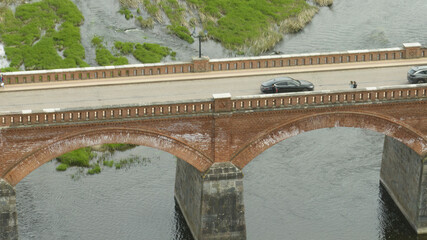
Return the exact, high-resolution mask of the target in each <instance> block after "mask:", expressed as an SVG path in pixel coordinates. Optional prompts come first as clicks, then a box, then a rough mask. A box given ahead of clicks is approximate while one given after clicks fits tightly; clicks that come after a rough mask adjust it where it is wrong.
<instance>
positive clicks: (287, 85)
mask: <svg viewBox="0 0 427 240" xmlns="http://www.w3.org/2000/svg"><path fill="white" fill-rule="evenodd" d="M260 89H261V92H263V93H279V92H299V91H313V90H314V85H313V83H311V82H309V81H305V80H296V79H293V78H291V77H278V78H273V79H270V80H268V81H266V82H263V83H262V84H261V87H260Z"/></svg>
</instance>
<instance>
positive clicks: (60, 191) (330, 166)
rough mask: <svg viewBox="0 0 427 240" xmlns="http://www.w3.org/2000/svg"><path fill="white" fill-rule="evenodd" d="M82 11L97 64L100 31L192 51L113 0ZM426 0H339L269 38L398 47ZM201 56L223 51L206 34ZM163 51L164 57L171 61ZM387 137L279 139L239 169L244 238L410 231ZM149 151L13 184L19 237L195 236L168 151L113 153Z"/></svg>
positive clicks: (426, 35) (422, 34)
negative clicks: (95, 169)
mask: <svg viewBox="0 0 427 240" xmlns="http://www.w3.org/2000/svg"><path fill="white" fill-rule="evenodd" d="M74 2H75V3H76V4H77V6H78V7H79V8H80V9H81V10H82V12H83V14H84V16H85V23H84V25H83V27H82V30H81V31H82V38H83V39H82V40H83V43H84V45H85V46H86V54H87V59H88V62H89V63H91V64H93V62H94V51H93V50H91V48H90V47H89V46H90V40H91V38H92V37H93V35H100V36H103V37H104V38H105V39H106V41H110V42H112V41H114V40H120V41H148V42H155V43H160V44H162V45H166V46H169V47H171V48H172V49H173V50H174V51H176V52H177V53H178V55H177V60H178V61H188V60H190V59H191V57H192V56H196V55H197V51H198V45H197V42H196V43H194V44H192V45H188V44H186V43H184V42H182V41H181V40H179V39H176V38H174V37H171V36H169V35H167V34H166V29H165V27H164V26H157V27H156V28H155V29H153V30H149V31H140V30H132V29H133V28H135V25H134V23H133V22H129V21H126V20H125V18H124V17H123V16H120V15H119V14H118V13H117V11H118V9H119V4H118V1H116V0H90V1H83V0H74ZM426 12H427V2H425V0H409V1H402V0H364V1H362V0H335V1H334V5H333V6H332V7H331V8H321V10H320V12H319V14H318V15H317V16H316V17H315V18H314V19H313V21H312V23H311V24H309V25H308V26H307V27H306V28H305V29H304V30H303V31H302V32H301V33H298V34H295V35H288V36H286V37H285V39H284V40H283V41H282V42H281V43H279V44H278V45H277V46H276V47H275V50H276V51H281V52H284V53H302V52H325V51H341V50H349V49H366V48H382V47H399V46H401V44H402V43H404V42H420V43H422V44H423V45H426V43H427V31H424V30H423V28H422V26H424V25H425V23H426V17H425V13H426ZM203 55H208V56H209V57H210V58H221V57H227V56H230V55H229V53H228V52H227V51H226V50H223V49H222V48H221V47H220V46H219V45H218V44H216V43H214V42H211V41H210V42H207V43H203ZM167 61H170V59H167ZM383 138H384V137H383V135H380V134H377V133H374V132H370V131H365V130H360V129H351V128H336V129H322V130H317V131H312V132H308V133H304V134H301V135H298V136H296V137H293V138H290V139H287V140H285V141H283V142H281V143H279V144H277V145H275V146H273V147H272V148H270V149H268V150H267V151H265V152H264V153H262V154H261V155H259V156H258V157H257V158H256V159H254V160H253V161H252V162H251V163H250V164H248V165H247V166H246V167H245V168H244V169H243V171H244V174H245V177H244V188H245V192H244V203H245V208H246V224H247V235H248V239H251V240H258V239H269V240H270V239H273V240H274V239H417V237H416V235H415V234H414V232H413V231H412V229H411V228H410V227H409V226H408V223H407V222H406V220H405V219H404V218H403V216H402V215H401V214H400V212H399V211H398V209H397V208H396V206H394V204H393V203H392V201H391V200H390V199H389V197H388V195H387V194H384V190H383V189H382V188H381V187H380V185H379V170H380V163H381V152H382V145H383ZM131 155H138V156H145V157H146V158H148V159H150V160H149V161H146V162H145V163H144V164H140V165H137V166H134V167H132V168H129V169H127V170H115V169H108V168H107V169H104V171H103V172H102V173H101V174H99V175H96V176H82V177H81V178H79V179H77V180H73V179H71V176H70V175H71V174H74V172H73V171H69V170H68V171H67V172H65V173H59V172H56V170H55V167H56V163H55V162H49V163H46V164H45V165H43V166H42V167H40V168H39V169H37V170H35V171H34V172H32V173H31V174H30V175H28V176H27V177H26V178H25V179H23V180H22V181H21V182H20V183H19V184H18V185H17V186H16V190H17V207H18V221H19V234H20V237H21V239H23V240H26V239H45V240H50V239H64V240H70V239H91V240H97V239H99V240H101V239H102V240H104V239H147V240H148V239H149V240H151V239H177V240H178V239H191V237H190V236H189V233H188V229H187V228H186V225H185V222H183V220H182V216H181V215H180V213H179V211H177V210H176V208H175V202H174V198H173V191H174V190H173V189H174V179H175V164H176V163H175V158H174V156H172V155H170V154H167V153H164V152H161V151H157V150H155V149H151V148H146V147H138V148H135V149H133V150H129V151H126V152H123V153H118V154H117V155H115V156H114V158H116V159H120V158H126V157H129V156H131Z"/></svg>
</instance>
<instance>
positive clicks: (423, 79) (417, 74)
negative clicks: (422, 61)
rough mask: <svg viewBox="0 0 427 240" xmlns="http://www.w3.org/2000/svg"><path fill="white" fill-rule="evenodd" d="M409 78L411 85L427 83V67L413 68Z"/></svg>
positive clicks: (408, 75)
mask: <svg viewBox="0 0 427 240" xmlns="http://www.w3.org/2000/svg"><path fill="white" fill-rule="evenodd" d="M407 77H408V82H409V83H427V66H419V67H411V69H409V71H408V74H407Z"/></svg>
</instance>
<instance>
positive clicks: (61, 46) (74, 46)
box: [0, 0, 89, 70]
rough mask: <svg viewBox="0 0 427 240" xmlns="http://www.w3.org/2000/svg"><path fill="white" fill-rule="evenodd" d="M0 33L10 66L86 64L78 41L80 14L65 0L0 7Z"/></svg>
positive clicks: (80, 65) (45, 66)
mask: <svg viewBox="0 0 427 240" xmlns="http://www.w3.org/2000/svg"><path fill="white" fill-rule="evenodd" d="M0 19H1V21H0V34H1V41H2V42H3V44H4V46H5V52H6V56H7V59H8V60H9V61H10V67H11V68H12V69H19V68H25V69H26V70H36V69H55V68H73V67H87V66H89V65H88V64H87V63H86V62H85V61H84V58H85V50H84V48H83V46H82V45H81V43H80V40H81V36H80V29H79V26H80V25H81V24H82V23H83V20H84V19H83V15H82V14H81V13H80V11H79V9H78V8H77V7H76V5H74V3H72V2H71V1H69V0H43V1H40V2H36V3H31V4H22V5H19V6H18V7H17V8H16V10H15V13H13V12H12V10H11V9H10V8H8V7H5V6H2V7H1V9H0Z"/></svg>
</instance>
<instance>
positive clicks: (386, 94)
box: [231, 84, 427, 111]
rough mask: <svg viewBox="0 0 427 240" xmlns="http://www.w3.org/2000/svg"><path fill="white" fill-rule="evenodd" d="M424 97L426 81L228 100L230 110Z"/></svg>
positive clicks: (426, 94) (426, 86)
mask: <svg viewBox="0 0 427 240" xmlns="http://www.w3.org/2000/svg"><path fill="white" fill-rule="evenodd" d="M421 98H427V84H423V85H408V86H399V87H397V88H396V87H378V88H376V87H373V88H360V89H355V90H352V91H316V92H313V93H306V94H301V93H283V94H267V95H255V96H242V97H235V98H232V99H231V102H232V104H231V105H232V107H231V108H232V110H233V111H247V110H256V109H274V108H289V107H294V108H295V107H301V108H304V107H307V106H321V105H330V104H342V105H345V104H357V103H374V102H384V101H393V100H405V99H421Z"/></svg>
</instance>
